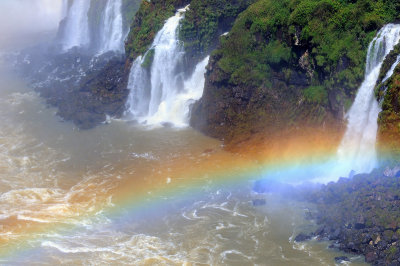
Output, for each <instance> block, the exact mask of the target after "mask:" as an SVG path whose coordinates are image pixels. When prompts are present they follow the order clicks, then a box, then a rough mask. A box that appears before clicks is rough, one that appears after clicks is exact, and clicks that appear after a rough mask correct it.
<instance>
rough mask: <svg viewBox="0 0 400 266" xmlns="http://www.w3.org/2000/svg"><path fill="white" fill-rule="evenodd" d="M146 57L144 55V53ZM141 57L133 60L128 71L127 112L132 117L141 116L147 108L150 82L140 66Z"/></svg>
mask: <svg viewBox="0 0 400 266" xmlns="http://www.w3.org/2000/svg"><path fill="white" fill-rule="evenodd" d="M145 57H146V55H145ZM142 64H143V57H142V56H139V57H138V58H137V59H136V60H135V62H133V65H132V68H131V71H130V73H129V81H128V89H129V91H130V93H129V97H128V105H129V106H128V107H129V109H128V110H129V113H130V114H131V115H132V116H134V117H143V116H145V115H147V113H148V110H149V99H150V83H149V75H148V71H147V70H146V69H144V68H143V67H142Z"/></svg>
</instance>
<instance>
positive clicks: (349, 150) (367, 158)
mask: <svg viewBox="0 0 400 266" xmlns="http://www.w3.org/2000/svg"><path fill="white" fill-rule="evenodd" d="M399 40H400V25H394V24H388V25H386V26H385V27H383V28H382V29H381V30H380V31H379V32H378V34H377V36H376V37H375V38H374V40H373V41H372V42H371V44H370V46H369V48H368V55H367V65H366V74H365V80H364V82H363V83H362V85H361V87H360V88H359V90H358V93H357V96H356V99H355V101H354V103H353V105H352V107H351V109H350V111H349V112H348V114H347V119H348V125H347V130H346V133H345V135H344V137H343V140H342V142H341V144H340V146H339V149H338V157H339V165H340V168H341V173H340V174H348V173H349V171H351V170H353V171H354V172H356V173H365V172H370V171H372V170H373V169H374V168H375V167H376V166H377V158H376V149H375V144H376V135H377V130H378V115H379V113H380V111H381V109H380V107H379V104H378V102H377V100H376V99H375V95H374V87H375V85H376V83H377V80H378V77H379V72H380V69H381V66H382V63H383V60H384V59H385V57H386V55H387V54H388V53H389V52H390V51H391V50H392V49H393V47H394V46H395V45H396V44H397V43H398V42H399ZM345 171H347V173H346V172H345Z"/></svg>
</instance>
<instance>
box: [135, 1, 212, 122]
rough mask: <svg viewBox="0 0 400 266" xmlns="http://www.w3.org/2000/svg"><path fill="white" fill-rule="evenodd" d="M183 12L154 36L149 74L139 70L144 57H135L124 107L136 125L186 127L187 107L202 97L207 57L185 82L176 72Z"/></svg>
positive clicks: (167, 22)
mask: <svg viewBox="0 0 400 266" xmlns="http://www.w3.org/2000/svg"><path fill="white" fill-rule="evenodd" d="M186 9H187V7H186V8H185V9H181V10H179V11H178V12H177V13H176V14H175V16H173V17H171V18H169V19H168V20H167V21H166V23H165V25H164V27H163V28H162V29H161V30H160V31H159V32H158V33H157V35H156V37H155V39H154V42H153V45H152V47H151V49H150V50H154V59H153V62H152V66H151V69H150V73H148V71H147V70H146V69H144V68H143V67H142V64H143V62H144V60H145V59H144V58H146V55H145V56H144V57H143V58H142V57H138V58H137V59H136V61H135V62H134V63H133V65H132V68H131V73H130V77H129V83H128V88H129V89H130V91H131V93H130V96H129V99H128V104H129V112H130V114H131V115H133V116H134V117H136V118H138V120H139V122H142V123H145V124H148V125H160V124H164V123H170V124H173V125H174V126H176V127H184V126H187V125H188V123H189V116H190V105H191V104H192V103H193V102H194V101H196V100H198V99H200V97H201V96H202V93H203V89H204V82H205V78H204V74H205V71H206V66H207V64H208V60H209V57H206V58H205V59H204V60H202V61H201V62H200V63H198V65H197V66H196V68H195V70H194V72H193V73H192V75H191V77H190V78H189V79H188V80H185V81H184V80H183V71H182V69H180V68H182V65H183V62H182V60H183V55H184V51H183V47H182V45H181V44H180V43H179V40H178V26H179V22H180V21H181V19H182V18H183V14H184V12H185V11H186Z"/></svg>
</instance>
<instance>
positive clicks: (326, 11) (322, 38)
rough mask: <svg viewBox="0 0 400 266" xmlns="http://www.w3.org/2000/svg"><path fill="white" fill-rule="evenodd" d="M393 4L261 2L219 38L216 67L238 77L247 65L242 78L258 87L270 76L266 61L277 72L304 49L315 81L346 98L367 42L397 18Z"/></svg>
mask: <svg viewBox="0 0 400 266" xmlns="http://www.w3.org/2000/svg"><path fill="white" fill-rule="evenodd" d="M396 8H398V6H397V4H396V3H395V2H393V1H367V0H359V1H336V0H323V1H320V0H282V1H271V0H260V1H257V3H255V4H254V5H252V6H251V7H250V8H249V9H248V10H246V11H245V12H244V13H243V14H242V15H241V16H240V17H239V18H238V20H237V21H236V23H235V26H234V28H233V30H232V33H231V34H230V36H229V37H228V38H226V39H225V40H224V42H223V44H222V47H221V49H220V50H219V51H218V53H221V54H222V59H221V60H220V62H219V65H220V66H221V68H222V70H224V72H226V73H228V74H230V76H231V77H243V75H244V74H246V75H247V73H248V71H243V70H245V69H246V70H248V69H250V68H251V69H252V71H251V72H250V73H251V75H252V77H254V79H253V78H252V77H250V78H249V77H246V79H245V80H249V79H250V80H254V82H255V84H254V85H256V86H258V85H259V83H260V81H259V77H263V80H267V79H269V78H270V76H271V75H270V73H268V72H270V71H269V69H270V67H271V65H272V66H273V65H274V64H275V67H274V69H276V70H279V68H280V67H281V66H283V65H287V64H291V65H296V64H297V62H298V59H299V56H301V54H299V51H303V50H305V49H307V50H308V51H309V52H310V57H311V60H312V62H313V63H314V66H315V71H316V72H317V74H318V76H319V78H317V79H316V80H314V83H316V84H315V85H323V86H324V87H326V89H328V90H329V89H337V88H338V87H339V88H340V87H345V88H346V89H347V94H348V96H351V95H352V94H351V92H353V91H354V90H355V89H356V88H357V87H358V85H359V81H360V80H361V79H362V77H363V74H364V66H365V57H366V50H367V47H368V44H369V42H370V41H371V39H372V38H373V36H374V35H375V32H376V30H377V29H378V28H379V27H381V26H382V25H383V24H384V23H387V22H390V21H393V20H394V19H395V18H396V12H395V10H396ZM360 21H361V23H359V22H360ZM296 43H297V45H296ZM263 65H264V66H263ZM265 70H267V71H266V73H257V72H260V71H265ZM240 79H241V78H239V79H231V82H233V83H235V84H238V83H239V82H240ZM235 80H236V81H235Z"/></svg>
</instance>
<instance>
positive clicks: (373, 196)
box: [298, 169, 400, 265]
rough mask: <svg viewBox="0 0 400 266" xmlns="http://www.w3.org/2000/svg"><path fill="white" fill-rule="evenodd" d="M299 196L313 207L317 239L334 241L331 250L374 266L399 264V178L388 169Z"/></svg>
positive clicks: (330, 184)
mask: <svg viewBox="0 0 400 266" xmlns="http://www.w3.org/2000/svg"><path fill="white" fill-rule="evenodd" d="M390 172H392V171H391V170H390ZM396 172H397V171H396ZM302 193H303V194H302V199H306V200H308V201H310V202H312V203H314V204H315V205H316V210H317V211H316V212H315V213H314V217H315V221H316V223H317V224H319V228H318V229H317V230H316V231H315V232H314V235H315V236H317V239H326V238H327V239H329V240H333V241H335V242H334V244H332V245H331V247H332V248H339V249H340V250H342V251H345V252H348V253H352V254H361V255H364V256H365V260H366V262H368V263H371V264H373V265H400V264H399V263H400V261H399V260H398V259H399V258H400V242H399V239H400V219H399V217H400V209H399V207H398V206H400V179H399V178H398V177H395V175H392V174H391V173H389V170H388V169H386V171H383V170H375V171H373V172H372V173H371V174H362V175H355V176H354V177H353V178H352V179H348V180H344V179H341V180H340V181H338V182H336V183H334V182H332V183H329V184H328V185H324V186H323V187H321V188H319V189H309V190H304V191H303V192H302ZM298 195H301V193H298Z"/></svg>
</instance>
